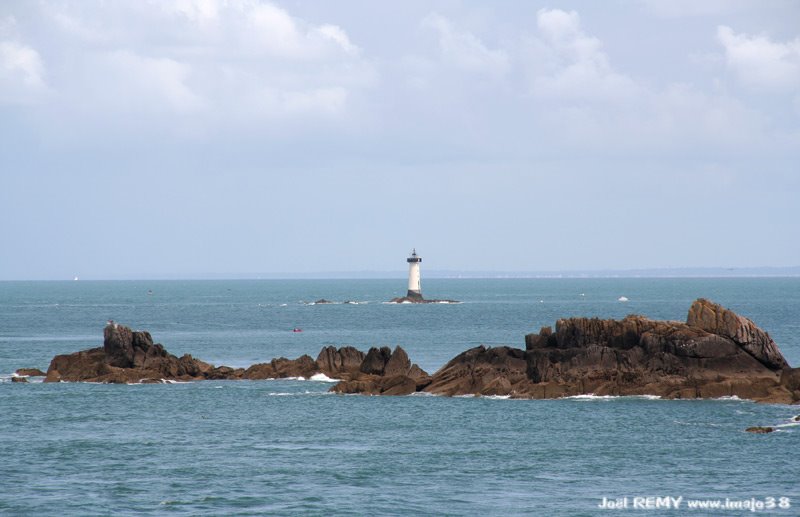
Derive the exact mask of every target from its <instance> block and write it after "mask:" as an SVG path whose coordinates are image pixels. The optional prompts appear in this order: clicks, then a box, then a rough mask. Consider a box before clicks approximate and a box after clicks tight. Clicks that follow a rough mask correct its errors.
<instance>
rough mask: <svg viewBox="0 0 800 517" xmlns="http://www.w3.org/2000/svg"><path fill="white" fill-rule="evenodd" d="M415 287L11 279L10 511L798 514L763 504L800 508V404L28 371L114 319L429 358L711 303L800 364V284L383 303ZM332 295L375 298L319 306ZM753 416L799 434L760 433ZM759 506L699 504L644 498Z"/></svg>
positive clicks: (249, 342) (293, 350)
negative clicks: (554, 329) (53, 378)
mask: <svg viewBox="0 0 800 517" xmlns="http://www.w3.org/2000/svg"><path fill="white" fill-rule="evenodd" d="M403 287H404V286H403V282H402V281H397V280H357V281H346V280H329V281H326V280H306V281H300V280H294V281H277V280H276V281H180V282H178V281H176V282H168V281H149V282H148V281H135V282H83V281H80V282H0V457H2V471H0V514H9V515H81V516H82V515H112V514H113V515H133V514H137V515H139V514H150V515H161V514H187V515H262V514H265V515H272V514H293V515H297V514H302V515H330V514H337V515H364V514H439V515H464V514H470V515H483V514H490V515H513V514H525V515H614V514H619V513H620V511H614V510H601V509H599V508H598V507H597V505H598V504H599V503H600V502H601V500H602V498H603V497H608V498H622V497H629V498H631V499H632V498H633V497H637V496H656V497H664V496H673V497H677V496H683V497H684V498H685V499H689V498H692V499H709V498H720V499H723V500H724V499H725V498H729V499H733V500H744V499H750V498H756V499H759V500H765V499H766V498H768V497H774V498H779V497H788V498H790V500H791V508H790V509H787V510H782V511H778V510H773V511H770V512H766V511H765V512H761V513H763V514H771V513H777V514H779V515H798V514H800V483H798V480H799V479H800V461H798V460H800V454H798V452H797V451H798V450H799V448H800V426H794V425H791V424H790V423H789V419H790V418H791V417H792V416H794V415H798V414H800V406H794V407H792V406H782V405H761V404H754V403H751V402H747V401H738V400H711V401H663V400H652V399H647V398H574V399H562V400H553V401H524V400H504V399H488V398H443V397H430V396H410V397H397V398H393V397H363V396H339V395H329V394H327V390H328V388H329V387H330V384H329V383H323V382H313V381H254V382H249V381H238V382H237V381H219V382H212V381H207V382H198V383H186V384H172V385H131V386H126V385H122V386H118V385H95V384H68V383H62V384H41V383H33V384H28V385H25V384H12V383H11V382H9V379H10V375H11V373H12V372H13V371H14V370H16V369H17V368H20V367H28V366H33V367H39V368H41V369H43V370H44V369H46V367H47V365H48V363H49V360H50V358H51V357H52V356H53V355H55V354H57V353H68V352H72V351H76V350H79V349H84V348H89V347H94V346H99V345H100V344H102V328H103V325H104V324H105V321H106V320H108V319H114V320H116V321H119V322H121V323H123V324H127V325H130V326H132V327H134V328H137V329H144V330H149V331H150V332H151V333H152V335H153V337H154V339H155V340H156V341H158V342H161V343H163V344H164V345H165V346H166V348H167V349H168V350H169V351H170V352H172V353H174V354H177V355H181V354H183V353H191V354H193V355H194V356H196V357H199V358H201V359H204V360H207V361H210V362H213V363H215V364H227V365H231V366H245V365H249V364H251V363H254V362H260V361H266V360H269V359H270V358H272V357H277V356H286V357H296V356H298V355H300V354H303V353H308V354H311V355H312V356H316V354H317V352H318V351H319V349H320V348H321V347H322V346H324V345H328V344H334V345H337V346H341V345H345V344H350V345H355V346H357V347H359V348H362V349H366V348H367V347H369V346H375V345H390V346H394V345H398V344H399V345H402V346H403V347H404V348H405V349H406V350H407V351H408V352H409V355H410V356H411V358H412V360H414V361H415V362H417V363H419V364H420V365H421V366H422V367H423V368H425V369H426V370H428V371H431V372H432V371H435V370H436V369H437V368H439V367H441V366H442V365H443V364H444V363H445V362H446V361H447V360H448V359H450V358H451V357H452V356H454V355H456V354H457V353H459V352H460V351H463V350H464V349H466V348H468V347H470V346H474V345H477V344H487V345H497V344H508V345H513V346H518V347H524V334H526V333H529V332H533V331H537V330H538V328H539V327H540V326H543V325H552V324H554V322H555V320H556V319H557V318H559V317H565V316H577V315H579V316H600V317H615V318H619V317H623V316H625V315H626V314H629V313H637V314H644V315H646V316H649V317H652V318H663V319H679V320H682V319H684V318H685V317H686V312H687V310H688V307H689V305H690V303H691V302H692V300H694V299H695V298H697V297H700V296H703V297H707V298H710V299H712V300H714V301H716V302H718V303H721V304H723V305H725V306H727V307H729V308H731V309H733V310H735V311H737V312H739V313H740V314H743V315H745V316H747V317H749V318H751V319H752V320H754V321H755V322H756V323H757V324H758V325H760V326H761V327H762V328H764V329H766V330H767V331H769V333H770V335H771V336H772V337H773V338H774V339H775V341H776V342H777V343H778V345H779V346H780V348H781V350H782V351H783V353H784V355H785V356H786V358H787V359H788V361H789V362H790V363H791V364H792V365H795V366H797V365H798V364H800V279H681V280H674V279H552V280H540V279H535V280H534V279H531V280H512V279H508V280H435V279H431V280H426V281H425V283H424V286H423V289H424V290H425V293H426V294H427V295H428V296H431V297H440V298H454V299H458V300H462V301H463V302H464V303H461V304H458V305H425V306H396V305H386V304H383V303H381V302H383V301H385V300H388V299H390V298H391V297H393V296H397V295H401V294H403V293H402V289H403ZM620 296H625V297H627V298H628V299H629V301H628V302H627V303H621V302H619V301H617V300H618V298H619V297H620ZM319 298H326V299H329V300H334V301H339V302H343V301H345V300H350V301H358V302H360V303H359V304H358V305H354V304H335V305H306V304H305V303H303V302H310V301H314V300H317V299H319ZM294 327H300V328H302V329H303V330H304V331H303V332H302V333H292V332H291V329H292V328H294ZM751 425H773V426H774V425H780V426H781V427H779V431H778V432H776V433H773V434H771V435H751V434H747V433H744V432H743V429H744V428H746V427H748V426H751ZM630 511H634V512H635V510H630ZM623 513H625V512H623ZM750 513H751V512H746V511H741V512H737V511H721V510H718V511H714V510H702V511H701V510H697V511H693V512H692V511H690V510H688V509H687V508H686V503H685V502H684V503H683V508H681V509H679V510H677V511H676V510H666V509H662V510H653V511H647V512H646V514H647V515H739V514H741V515H745V514H750Z"/></svg>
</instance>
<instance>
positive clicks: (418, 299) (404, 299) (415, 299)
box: [389, 295, 461, 303]
mask: <svg viewBox="0 0 800 517" xmlns="http://www.w3.org/2000/svg"><path fill="white" fill-rule="evenodd" d="M389 303H461V302H459V301H458V300H428V299H427V298H423V297H422V295H415V296H409V295H406V296H400V297H398V298H392V299H391V300H389Z"/></svg>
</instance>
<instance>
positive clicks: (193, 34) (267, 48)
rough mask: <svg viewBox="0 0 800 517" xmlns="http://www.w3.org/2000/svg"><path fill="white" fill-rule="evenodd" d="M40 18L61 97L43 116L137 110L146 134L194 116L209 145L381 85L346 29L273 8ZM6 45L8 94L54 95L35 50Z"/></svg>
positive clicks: (332, 106) (88, 6)
mask: <svg viewBox="0 0 800 517" xmlns="http://www.w3.org/2000/svg"><path fill="white" fill-rule="evenodd" d="M37 7H38V12H39V13H40V14H41V16H40V17H39V18H38V20H37V22H36V23H38V24H39V25H40V27H39V30H38V32H39V33H40V34H47V37H46V38H41V37H40V39H42V41H44V42H46V43H49V46H46V47H45V50H47V53H46V54H45V55H47V56H48V58H52V59H53V70H54V72H53V73H52V76H51V77H50V80H49V84H48V87H49V88H50V89H52V91H54V92H55V93H57V95H53V96H51V98H50V99H49V101H48V102H50V104H48V105H47V106H44V105H43V108H44V109H45V110H47V112H48V113H56V112H58V111H59V110H60V111H62V112H64V115H63V116H62V118H63V117H69V116H76V115H75V113H77V112H76V111H74V110H73V108H72V107H73V106H74V107H77V106H80V110H81V121H80V122H83V121H86V123H87V124H96V123H98V122H97V121H100V120H113V114H114V112H126V113H127V112H130V111H131V110H136V111H137V112H139V113H140V114H141V117H137V119H141V120H140V122H141V125H146V124H148V121H146V120H145V119H144V117H148V118H149V123H151V124H153V123H156V124H158V125H160V126H164V127H167V126H169V125H171V124H173V123H175V124H176V125H184V126H185V125H186V124H187V123H180V122H176V121H173V120H169V121H163V120H162V119H163V118H164V117H173V116H174V115H176V114H178V115H187V116H188V115H191V116H192V120H191V122H188V124H189V125H191V126H192V127H196V128H197V129H198V132H199V133H202V132H203V129H202V127H201V126H204V127H205V128H207V129H209V130H211V131H213V128H215V127H222V126H227V123H233V124H242V123H246V124H247V127H252V125H251V124H258V123H259V122H264V121H269V120H272V119H277V118H281V117H286V116H290V115H291V116H296V115H302V116H303V117H306V118H308V117H314V116H322V117H330V116H339V115H342V114H344V113H346V112H347V107H348V103H351V102H353V99H354V97H357V96H355V93H357V92H360V91H363V90H364V89H365V88H368V87H369V86H371V85H372V84H374V82H375V72H374V67H373V65H372V64H371V62H370V61H369V60H367V59H365V58H364V57H363V56H362V55H361V49H360V48H359V47H358V46H357V45H356V44H355V43H354V42H353V41H352V40H351V39H350V37H349V35H348V33H347V32H346V31H345V30H344V29H343V28H342V27H340V26H338V25H335V24H332V23H322V22H311V21H307V20H304V19H302V18H299V17H296V16H293V15H292V14H290V13H289V12H288V11H287V10H286V9H284V8H283V7H280V6H277V5H275V4H274V3H272V2H269V1H264V0H164V1H162V0H157V1H156V0H150V1H148V2H140V1H138V0H128V1H120V2H114V3H112V4H106V3H102V2H70V1H67V2H63V1H51V0H42V2H41V3H40V4H38V5H37ZM0 22H2V19H0ZM9 23H10V22H9ZM30 26H31V25H30V24H28V25H27V27H26V28H30ZM2 39H3V38H2V36H0V41H2ZM4 45H5V46H3V47H0V52H2V54H0V87H1V88H2V90H0V94H3V93H4V92H6V91H8V90H9V87H7V86H6V83H8V82H9V80H8V78H7V77H5V76H8V75H15V79H16V81H17V82H18V83H20V82H26V83H27V86H28V88H29V89H30V86H31V85H36V84H44V68H43V65H42V61H41V59H40V58H39V57H38V54H37V53H36V52H35V51H34V50H33V49H30V48H28V47H24V46H20V45H17V46H12V45H14V43H13V42H10V43H9V42H5V43H4ZM6 96H8V94H6ZM28 97H30V96H28ZM92 114H94V117H92ZM226 121H227V122H226ZM161 122H166V123H165V124H162V123H161ZM131 123H133V120H131ZM78 125H80V124H76V127H77V126H78Z"/></svg>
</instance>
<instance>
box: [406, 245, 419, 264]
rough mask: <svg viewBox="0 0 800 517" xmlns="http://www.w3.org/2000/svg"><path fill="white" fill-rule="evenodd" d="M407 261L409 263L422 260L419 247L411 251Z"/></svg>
mask: <svg viewBox="0 0 800 517" xmlns="http://www.w3.org/2000/svg"><path fill="white" fill-rule="evenodd" d="M406 262H408V263H409V264H411V263H414V262H422V257H420V256H419V255H417V248H414V250H413V251H412V252H411V256H410V257H408V258H407V259H406Z"/></svg>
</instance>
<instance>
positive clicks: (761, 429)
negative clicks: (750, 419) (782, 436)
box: [745, 425, 775, 434]
mask: <svg viewBox="0 0 800 517" xmlns="http://www.w3.org/2000/svg"><path fill="white" fill-rule="evenodd" d="M745 431H747V432H748V433H755V434H768V433H771V432H774V431H775V429H774V428H772V427H764V426H760V425H758V426H754V427H748V428H747V429H745Z"/></svg>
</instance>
